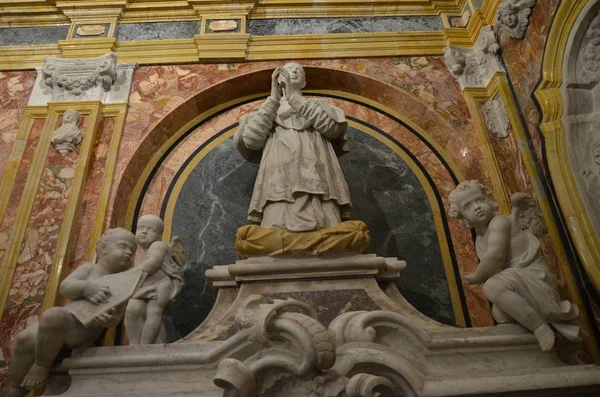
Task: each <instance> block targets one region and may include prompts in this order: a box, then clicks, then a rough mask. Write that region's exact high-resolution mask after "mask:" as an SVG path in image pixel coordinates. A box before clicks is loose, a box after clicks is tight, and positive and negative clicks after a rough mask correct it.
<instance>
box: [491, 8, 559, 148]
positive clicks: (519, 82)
mask: <svg viewBox="0 0 600 397" xmlns="http://www.w3.org/2000/svg"><path fill="white" fill-rule="evenodd" d="M559 3H560V1H559V0H544V1H538V2H537V4H536V5H535V7H534V8H533V12H532V13H531V16H530V18H529V21H530V22H529V27H528V28H527V34H526V36H525V38H524V39H523V40H514V39H510V38H507V37H504V35H501V37H500V46H501V48H502V58H503V59H504V63H505V65H506V70H507V72H508V74H509V76H510V79H511V81H512V85H513V87H514V92H515V95H516V99H517V101H518V104H519V107H520V108H521V111H522V113H523V116H524V118H525V122H526V124H527V129H528V131H529V135H530V136H531V140H532V142H533V145H534V148H535V152H536V155H537V158H538V159H539V160H541V159H542V158H543V157H542V137H541V136H540V133H539V131H538V129H537V127H538V125H539V122H540V114H539V111H538V110H537V108H536V103H535V97H534V95H533V93H534V91H535V88H536V86H537V84H538V83H539V82H540V81H541V78H542V76H541V73H542V61H543V58H544V48H545V46H546V39H547V37H548V32H549V31H550V26H551V25H552V20H553V18H554V13H555V12H556V8H557V6H558V4H559Z"/></svg>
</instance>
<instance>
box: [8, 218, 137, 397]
mask: <svg viewBox="0 0 600 397" xmlns="http://www.w3.org/2000/svg"><path fill="white" fill-rule="evenodd" d="M135 250H136V242H135V236H134V235H133V233H131V232H130V231H127V230H125V229H121V228H116V229H109V230H107V231H106V232H105V233H104V234H103V235H102V237H101V238H100V240H99V241H98V244H97V247H96V253H97V255H98V261H97V263H83V264H81V265H80V266H79V267H77V269H75V270H74V271H73V272H72V273H71V274H69V275H68V276H67V277H66V278H65V279H64V280H63V281H62V282H61V283H60V293H61V295H62V296H64V297H65V298H67V299H71V302H69V303H67V304H66V305H65V306H64V307H52V308H50V309H48V310H46V311H45V312H44V313H42V315H41V317H40V321H39V322H38V323H37V324H34V325H32V326H31V327H29V328H27V329H25V330H24V331H22V332H21V333H20V334H19V335H17V340H16V345H15V349H14V353H13V357H12V361H11V364H10V369H11V376H12V386H11V388H10V391H9V393H8V396H9V397H23V396H25V395H26V394H27V393H28V392H29V390H32V389H35V388H37V387H39V386H41V385H42V383H44V381H45V380H46V378H47V377H48V374H49V372H50V367H51V366H52V364H53V362H54V360H55V359H56V356H57V355H58V353H59V352H60V350H61V349H63V348H64V347H67V348H69V349H73V348H76V347H81V346H85V345H88V344H91V343H93V342H94V341H95V340H96V339H98V337H100V335H101V333H102V331H103V329H104V328H111V327H115V326H116V325H117V324H118V323H119V322H120V321H121V319H122V318H123V314H124V312H125V302H126V301H127V299H128V298H129V297H130V296H131V295H132V294H133V292H134V291H135V289H136V288H137V286H138V285H139V282H140V281H141V276H142V273H141V272H139V271H136V272H132V271H129V272H124V271H125V270H127V269H129V268H130V267H131V263H132V261H133V255H134V253H135ZM121 272H124V273H121ZM116 273H120V274H116Z"/></svg>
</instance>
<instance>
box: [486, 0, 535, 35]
mask: <svg viewBox="0 0 600 397" xmlns="http://www.w3.org/2000/svg"><path fill="white" fill-rule="evenodd" d="M536 2H537V0H504V1H503V2H502V3H501V4H500V5H499V6H498V20H497V21H496V25H495V27H494V30H495V31H496V33H503V34H505V35H506V36H508V37H510V38H512V39H518V40H523V38H525V33H526V32H527V26H529V16H530V15H531V9H532V8H533V7H534V6H535V3H536Z"/></svg>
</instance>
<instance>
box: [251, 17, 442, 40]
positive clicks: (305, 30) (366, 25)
mask: <svg viewBox="0 0 600 397" xmlns="http://www.w3.org/2000/svg"><path fill="white" fill-rule="evenodd" d="M442 28H443V25H442V20H441V19H440V17H438V16H423V17H413V16H403V17H367V18H287V19H254V20H250V21H248V24H247V27H246V31H247V32H248V33H249V34H251V35H256V36H272V35H290V34H325V33H369V32H402V31H423V30H441V29H442Z"/></svg>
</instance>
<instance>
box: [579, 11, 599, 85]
mask: <svg viewBox="0 0 600 397" xmlns="http://www.w3.org/2000/svg"><path fill="white" fill-rule="evenodd" d="M585 41H586V43H585V46H584V47H583V51H582V53H581V54H580V55H579V59H578V60H579V62H580V63H581V68H579V69H578V73H577V79H578V80H579V81H580V82H581V83H583V84H589V83H592V82H597V81H598V80H599V79H600V12H599V13H598V15H597V16H596V17H595V18H594V19H593V20H592V23H591V24H590V27H589V28H588V30H587V32H586V33H585Z"/></svg>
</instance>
